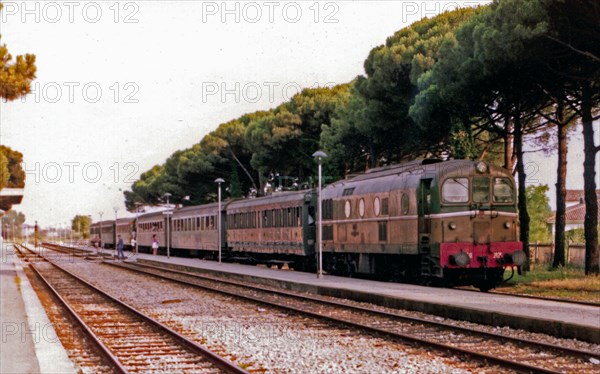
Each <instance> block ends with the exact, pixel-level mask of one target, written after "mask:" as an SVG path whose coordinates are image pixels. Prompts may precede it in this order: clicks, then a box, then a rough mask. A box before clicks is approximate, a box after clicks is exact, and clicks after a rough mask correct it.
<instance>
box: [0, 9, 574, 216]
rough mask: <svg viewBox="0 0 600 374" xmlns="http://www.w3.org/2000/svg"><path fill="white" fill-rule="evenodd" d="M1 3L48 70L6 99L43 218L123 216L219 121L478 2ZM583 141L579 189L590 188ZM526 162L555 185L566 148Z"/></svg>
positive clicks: (3, 107) (18, 41) (1, 113)
mask: <svg viewBox="0 0 600 374" xmlns="http://www.w3.org/2000/svg"><path fill="white" fill-rule="evenodd" d="M2 2H3V3H4V4H5V9H4V11H3V13H2V14H1V15H0V17H1V18H0V32H1V33H2V42H3V43H6V44H7V45H8V48H9V51H10V52H11V53H12V54H13V55H17V54H24V53H34V54H35V55H36V56H37V66H38V73H37V80H36V81H35V83H34V86H33V87H34V91H35V92H34V93H32V94H30V95H29V96H28V97H27V98H26V100H25V101H24V102H23V101H16V102H10V103H1V104H0V142H1V143H2V144H4V145H7V146H9V147H12V148H14V149H17V150H19V151H20V152H22V153H23V154H24V161H25V168H26V170H27V181H26V188H25V198H24V200H23V203H22V204H21V205H19V206H15V207H14V209H16V210H19V211H22V212H23V213H25V214H26V216H27V221H28V223H33V221H34V220H38V221H39V223H40V224H41V225H42V226H49V225H55V224H58V223H66V222H69V220H70V219H71V218H72V217H73V216H74V215H76V214H92V216H93V218H94V220H97V219H98V218H99V215H98V212H100V211H102V212H104V218H105V219H106V218H113V217H114V211H113V207H118V208H119V211H118V214H119V216H120V217H121V216H123V215H124V214H125V207H124V204H123V194H122V190H126V189H129V187H130V186H131V184H132V182H133V181H135V180H137V179H138V178H139V175H140V173H142V172H144V171H146V170H148V169H149V168H150V167H152V166H153V165H155V164H160V163H162V162H164V161H165V159H166V158H167V157H168V156H169V155H171V154H172V153H173V152H174V151H176V150H178V149H183V148H187V147H190V146H192V145H193V144H195V143H197V142H199V141H200V139H201V138H202V137H203V136H204V135H205V134H207V133H208V132H210V131H212V130H214V129H215V128H216V127H217V126H218V125H219V124H220V123H223V122H226V121H228V120H231V119H234V118H237V117H239V116H240V115H242V114H244V113H249V112H254V111H256V110H264V109H269V108H272V107H274V106H276V105H278V104H280V103H281V102H283V101H286V100H287V99H289V98H290V97H291V96H293V94H294V93H296V92H297V91H298V89H299V87H312V86H317V85H318V86H325V85H328V84H339V83H345V82H348V81H350V80H352V79H353V78H354V77H355V76H356V75H358V74H362V73H363V62H364V60H365V58H366V57H367V55H368V53H369V51H370V50H371V49H372V48H373V47H375V46H377V45H380V44H383V43H384V42H385V38H386V37H388V36H390V35H392V34H393V33H394V32H395V31H397V30H399V29H401V28H402V27H405V26H407V25H409V24H410V23H412V22H414V21H415V20H417V19H420V18H422V17H424V16H433V15H435V14H437V13H439V12H441V11H442V10H447V9H453V8H455V7H456V6H457V5H462V6H471V5H474V4H477V3H478V2H476V1H458V2H450V1H427V2H425V1H417V2H410V1H393V0H392V1H365V0H363V1H360V0H359V1H319V2H316V1H296V2H290V1H282V2H278V1H273V2H268V1H264V2H263V1H256V2H244V1H241V2H236V1H228V2H227V3H226V4H227V5H224V4H225V2H222V1H217V2H212V1H194V0H191V1H190V0H188V1H129V2H128V1H121V2H116V1H96V2H87V1H86V2H80V1H71V2H69V1H55V2H52V1H51V2H36V1H25V2H23V1H17V2H11V1H2ZM481 3H483V2H481ZM225 6H226V9H227V10H230V11H231V12H229V13H226V12H225ZM99 10H100V12H99ZM298 10H300V13H299V12H298ZM317 10H318V11H317ZM259 12H260V14H259ZM223 17H225V18H224V19H223ZM236 18H237V19H236ZM84 88H85V89H84ZM98 88H99V89H100V90H101V92H99V91H98ZM225 90H228V91H225ZM223 94H224V95H223ZM577 143H580V141H578V142H575V141H573V142H572V145H571V153H570V159H569V161H570V167H571V169H570V173H569V186H568V187H569V188H582V182H581V177H580V170H581V164H582V163H583V147H582V146H581V145H578V144H577ZM528 161H530V162H532V166H531V167H532V170H534V169H537V170H538V171H537V172H536V175H535V178H534V179H536V180H538V181H539V182H540V183H547V184H549V185H553V183H554V175H555V170H556V160H555V158H551V159H546V158H545V157H544V156H543V155H530V156H528ZM69 165H71V166H69ZM575 166H577V167H578V168H576V167H575ZM98 171H99V172H100V173H101V175H98V173H97V172H98ZM532 178H533V177H532Z"/></svg>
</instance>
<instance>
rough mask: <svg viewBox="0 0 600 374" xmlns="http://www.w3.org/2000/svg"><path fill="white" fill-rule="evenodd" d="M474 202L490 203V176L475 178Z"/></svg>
mask: <svg viewBox="0 0 600 374" xmlns="http://www.w3.org/2000/svg"><path fill="white" fill-rule="evenodd" d="M473 202H475V203H489V202H490V178H486V177H477V178H473Z"/></svg>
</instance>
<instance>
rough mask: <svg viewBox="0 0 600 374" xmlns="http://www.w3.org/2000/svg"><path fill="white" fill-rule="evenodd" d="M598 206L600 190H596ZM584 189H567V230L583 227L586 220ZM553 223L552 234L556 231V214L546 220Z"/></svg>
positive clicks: (550, 223) (599, 204)
mask: <svg viewBox="0 0 600 374" xmlns="http://www.w3.org/2000/svg"><path fill="white" fill-rule="evenodd" d="M596 196H597V198H598V206H600V190H596ZM583 198H584V191H583V190H567V209H566V211H565V223H566V224H565V231H569V230H573V229H578V228H582V227H583V222H584V220H585V202H584V200H583ZM598 221H600V209H599V210H598ZM546 222H547V223H548V224H549V225H552V236H554V232H555V224H556V214H555V215H553V216H552V217H550V218H549V219H548V220H547V221H546Z"/></svg>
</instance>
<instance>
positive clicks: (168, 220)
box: [163, 192, 173, 258]
mask: <svg viewBox="0 0 600 374" xmlns="http://www.w3.org/2000/svg"><path fill="white" fill-rule="evenodd" d="M163 196H164V197H165V199H167V211H166V212H165V213H164V214H165V215H166V216H167V224H166V226H167V230H166V233H167V237H166V238H165V241H166V242H167V258H171V218H170V217H171V214H172V212H171V210H170V209H171V206H170V205H169V199H170V198H171V196H173V195H172V194H170V193H168V192H167V193H165V194H164V195H163Z"/></svg>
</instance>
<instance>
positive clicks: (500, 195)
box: [493, 178, 515, 203]
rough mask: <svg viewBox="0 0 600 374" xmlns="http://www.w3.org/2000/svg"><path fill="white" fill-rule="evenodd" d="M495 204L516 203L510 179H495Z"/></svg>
mask: <svg viewBox="0 0 600 374" xmlns="http://www.w3.org/2000/svg"><path fill="white" fill-rule="evenodd" d="M493 190H494V202H495V203H512V202H513V201H514V195H515V191H514V190H513V186H512V183H511V182H510V179H508V178H494V186H493Z"/></svg>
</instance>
